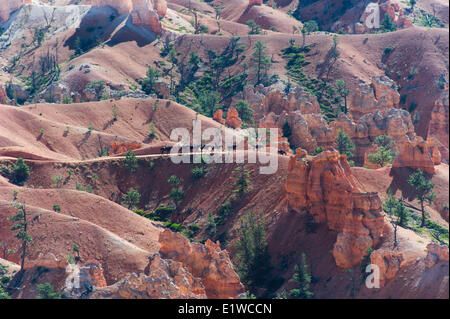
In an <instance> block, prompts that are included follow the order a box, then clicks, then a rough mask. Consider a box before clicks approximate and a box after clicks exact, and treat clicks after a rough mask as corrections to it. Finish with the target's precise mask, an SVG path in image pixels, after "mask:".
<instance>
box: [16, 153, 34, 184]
mask: <svg viewBox="0 0 450 319" xmlns="http://www.w3.org/2000/svg"><path fill="white" fill-rule="evenodd" d="M29 178H30V168H29V167H28V165H27V164H25V161H24V160H23V158H21V157H20V158H18V159H17V161H16V164H15V165H14V170H13V176H12V183H13V184H16V185H19V186H20V185H23V184H24V183H25V182H26V181H27V180H28V179H29Z"/></svg>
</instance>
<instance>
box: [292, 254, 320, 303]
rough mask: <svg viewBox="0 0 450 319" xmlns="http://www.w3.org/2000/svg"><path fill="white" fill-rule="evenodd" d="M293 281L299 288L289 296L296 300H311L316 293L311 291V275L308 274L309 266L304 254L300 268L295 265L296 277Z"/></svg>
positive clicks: (294, 276)
mask: <svg viewBox="0 0 450 319" xmlns="http://www.w3.org/2000/svg"><path fill="white" fill-rule="evenodd" d="M292 280H294V281H295V283H296V284H297V287H298V288H295V289H292V290H291V291H290V292H289V294H290V296H291V298H294V299H311V298H313V297H314V293H313V292H311V291H310V285H311V275H310V274H309V272H308V265H307V263H306V255H305V254H304V253H303V254H302V260H301V264H300V267H299V266H298V265H295V267H294V275H293V276H292Z"/></svg>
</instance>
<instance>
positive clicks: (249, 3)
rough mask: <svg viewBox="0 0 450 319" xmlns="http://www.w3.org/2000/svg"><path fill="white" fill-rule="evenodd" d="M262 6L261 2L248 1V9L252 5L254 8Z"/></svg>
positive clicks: (258, 0)
mask: <svg viewBox="0 0 450 319" xmlns="http://www.w3.org/2000/svg"><path fill="white" fill-rule="evenodd" d="M262 4H263V0H249V1H248V6H249V7H250V6H254V5H256V6H262Z"/></svg>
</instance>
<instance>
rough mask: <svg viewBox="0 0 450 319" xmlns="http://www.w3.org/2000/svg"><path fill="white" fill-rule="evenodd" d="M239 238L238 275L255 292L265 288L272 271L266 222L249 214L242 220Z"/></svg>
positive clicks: (237, 246) (237, 245) (237, 254)
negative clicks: (259, 288) (258, 288)
mask: <svg viewBox="0 0 450 319" xmlns="http://www.w3.org/2000/svg"><path fill="white" fill-rule="evenodd" d="M238 238H239V240H238V241H237V242H236V246H235V248H236V256H237V258H238V260H239V263H238V273H239V276H240V277H241V280H242V282H243V283H244V284H245V285H246V287H247V288H249V290H250V291H252V292H254V291H256V289H257V287H264V286H265V284H266V283H267V279H268V278H269V276H268V275H269V273H270V271H271V265H270V256H269V252H268V249H267V241H266V230H265V227H264V220H263V219H260V220H257V218H256V215H255V214H254V213H252V212H250V213H248V214H247V215H246V216H244V217H243V218H242V221H241V226H240V230H239V236H238Z"/></svg>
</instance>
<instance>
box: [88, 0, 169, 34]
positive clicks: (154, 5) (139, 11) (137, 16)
mask: <svg viewBox="0 0 450 319" xmlns="http://www.w3.org/2000/svg"><path fill="white" fill-rule="evenodd" d="M82 3H83V4H90V5H93V6H97V7H103V6H111V7H113V8H114V9H116V10H117V12H118V13H119V14H131V18H132V22H133V24H134V25H137V26H142V27H145V28H147V29H149V30H150V31H152V32H154V33H156V34H161V33H162V25H161V22H160V21H159V19H160V18H161V17H164V16H165V15H166V13H167V3H166V1H165V0H84V1H82Z"/></svg>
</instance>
